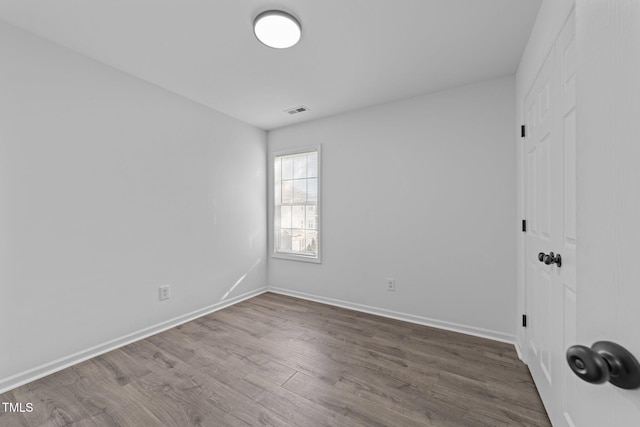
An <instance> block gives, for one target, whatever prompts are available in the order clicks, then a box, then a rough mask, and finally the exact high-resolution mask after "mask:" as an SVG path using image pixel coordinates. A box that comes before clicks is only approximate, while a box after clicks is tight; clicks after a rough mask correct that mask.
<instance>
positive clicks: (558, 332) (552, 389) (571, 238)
mask: <svg viewBox="0 0 640 427" xmlns="http://www.w3.org/2000/svg"><path fill="white" fill-rule="evenodd" d="M575 83H576V40H575V19H574V15H573V14H572V15H571V16H570V17H569V19H568V20H567V22H566V24H565V26H564V28H563V30H562V32H561V34H560V36H559V37H558V40H557V41H556V43H555V44H554V46H553V48H552V49H551V51H550V53H549V55H548V57H547V59H546V60H545V62H544V64H543V66H542V68H541V70H540V72H539V74H538V77H537V78H536V81H535V82H534V84H533V86H532V88H531V90H530V91H529V94H528V95H527V97H526V98H525V105H524V111H525V126H526V131H525V141H524V145H525V146H524V153H525V162H524V164H525V166H524V168H525V213H526V220H527V233H526V236H525V289H526V294H525V302H526V310H527V321H528V324H527V329H526V332H525V335H526V344H525V345H526V349H525V351H526V355H525V356H526V360H527V363H528V365H529V369H530V371H531V374H532V376H533V378H534V381H535V383H536V386H537V388H538V391H539V392H540V396H541V398H542V401H543V402H544V404H545V407H546V409H547V412H548V413H549V417H550V419H551V421H552V423H553V424H554V425H572V423H573V421H572V414H571V413H570V410H569V409H570V407H571V404H572V402H573V400H574V399H573V398H572V397H571V393H570V392H569V391H570V389H571V388H572V387H574V386H575V383H576V380H575V379H574V378H572V377H570V375H572V374H571V373H570V372H569V371H568V369H567V364H566V362H565V356H564V354H565V349H566V347H567V345H572V344H574V343H575V333H576V329H575V328H576V324H575V320H576V280H575V278H576V243H577V241H576V166H575V165H576V163H575V161H576V156H575V151H576V108H575V107H576V90H575V89H576V86H575ZM545 261H546V262H545Z"/></svg>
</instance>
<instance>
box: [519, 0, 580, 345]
mask: <svg viewBox="0 0 640 427" xmlns="http://www.w3.org/2000/svg"><path fill="white" fill-rule="evenodd" d="M574 4H575V0H543V3H542V5H541V6H540V10H539V11H538V17H537V18H536V22H535V24H534V26H533V29H532V31H531V35H530V36H529V41H528V42H527V46H526V47H525V50H524V53H523V55H522V59H521V61H520V65H519V66H518V72H517V73H516V117H517V118H518V119H517V122H516V123H515V126H516V128H517V130H518V131H519V129H520V126H521V125H522V124H523V123H524V109H523V105H524V99H525V98H526V96H527V93H528V92H529V90H530V89H531V86H532V85H533V83H534V81H535V79H536V77H537V76H538V72H539V71H540V68H541V67H542V65H543V63H544V60H545V59H546V58H547V55H548V54H549V52H550V51H551V48H552V47H553V45H554V43H555V41H556V39H557V38H558V35H559V34H560V30H562V28H563V26H564V23H565V22H566V20H567V18H568V16H569V14H570V13H571V10H572V9H573V6H574ZM523 159H524V157H523V151H522V144H520V143H518V144H517V152H516V163H517V165H518V166H517V167H518V202H517V203H518V221H520V220H522V219H523V218H524V217H525V215H524V212H525V211H524V163H523ZM516 225H517V224H516ZM517 252H518V256H517V265H518V298H517V307H518V308H517V310H518V313H520V314H524V313H525V311H526V310H525V299H524V295H525V287H524V274H525V273H524V234H523V233H518V235H517ZM516 343H517V345H518V346H519V347H522V345H523V343H524V330H523V329H522V328H520V327H519V328H518V333H517V339H516Z"/></svg>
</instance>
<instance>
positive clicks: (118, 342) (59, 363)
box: [0, 286, 267, 394]
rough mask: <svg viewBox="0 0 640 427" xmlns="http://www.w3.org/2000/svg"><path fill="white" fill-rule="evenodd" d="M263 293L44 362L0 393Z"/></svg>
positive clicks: (1, 386) (0, 383)
mask: <svg viewBox="0 0 640 427" xmlns="http://www.w3.org/2000/svg"><path fill="white" fill-rule="evenodd" d="M265 292H267V287H266V286H264V287H261V288H259V289H255V290H253V291H250V292H247V293H244V294H242V295H238V296H236V297H233V298H230V299H228V300H226V301H222V302H219V303H216V304H213V305H209V306H207V307H204V308H201V309H199V310H195V311H192V312H191V313H187V314H184V315H182V316H178V317H174V318H173V319H170V320H167V321H164V322H161V323H158V324H156V325H153V326H149V327H147V328H144V329H141V330H139V331H136V332H133V333H131V334H128V335H125V336H122V337H120V338H116V339H113V340H110V341H107V342H105V343H102V344H98V345H96V346H94V347H91V348H88V349H86V350H82V351H79V352H77V353H74V354H71V355H69V356H65V357H62V358H60V359H58V360H54V361H53V362H49V363H45V364H43V365H40V366H37V367H35V368H32V369H29V370H27V371H24V372H20V373H18V374H16V375H12V376H10V377H6V378H2V379H0V394H2V393H4V392H7V391H9V390H12V389H14V388H16V387H19V386H21V385H23V384H27V383H30V382H32V381H35V380H37V379H39V378H42V377H46V376H47V375H50V374H53V373H54V372H58V371H61V370H63V369H65V368H68V367H69V366H72V365H76V364H78V363H80V362H84V361H85V360H87V359H91V358H92V357H96V356H99V355H101V354H104V353H107V352H109V351H111V350H115V349H117V348H120V347H123V346H125V345H127V344H131V343H132V342H135V341H139V340H141V339H144V338H147V337H149V336H151V335H155V334H157V333H160V332H162V331H166V330H167V329H171V328H174V327H176V326H178V325H181V324H183V323H186V322H190V321H191V320H194V319H197V318H198V317H202V316H205V315H207V314H210V313H213V312H214V311H218V310H221V309H223V308H226V307H229V306H231V305H234V304H237V303H239V302H240V301H244V300H246V299H249V298H253V297H255V296H257V295H260V294H263V293H265Z"/></svg>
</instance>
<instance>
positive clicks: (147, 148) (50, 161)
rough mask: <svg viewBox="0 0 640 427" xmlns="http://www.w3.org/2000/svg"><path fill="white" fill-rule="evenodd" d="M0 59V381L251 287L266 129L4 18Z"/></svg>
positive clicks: (259, 253) (257, 284)
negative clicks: (163, 288)
mask: <svg viewBox="0 0 640 427" xmlns="http://www.w3.org/2000/svg"><path fill="white" fill-rule="evenodd" d="M0 64H2V66H0V150H1V151H0V183H1V184H0V215H1V216H0V263H1V264H0V294H1V295H0V324H1V325H2V341H1V343H0V390H2V389H3V388H4V389H6V388H8V387H10V386H12V385H16V384H18V383H20V382H22V381H25V380H27V379H30V378H33V377H34V376H38V375H42V374H43V373H45V372H47V371H48V370H50V369H57V368H60V367H62V366H64V365H65V364H67V363H70V362H73V361H74V360H78V359H80V358H83V357H88V356H90V355H91V354H94V353H95V352H98V351H104V350H105V349H106V348H108V347H109V346H112V345H117V344H121V343H123V342H125V341H126V340H130V339H135V338H139V337H140V336H141V335H144V334H145V333H150V332H153V331H154V330H156V329H154V328H153V327H154V325H155V326H156V327H158V328H159V327H162V326H167V325H170V324H171V322H169V323H164V324H163V322H167V321H170V320H171V319H174V323H175V321H179V320H184V319H186V318H187V317H189V315H190V313H191V315H193V314H194V312H195V314H198V313H202V312H203V311H206V310H208V309H212V308H215V307H219V306H220V305H221V304H225V303H227V302H230V301H234V297H239V296H242V295H244V294H247V293H255V292H259V291H260V290H262V289H263V287H264V286H265V285H266V258H265V255H266V254H265V248H266V225H265V217H266V199H265V185H266V170H265V169H266V166H265V159H266V135H265V133H264V132H263V131H261V130H258V129H256V128H253V127H251V126H248V125H246V124H243V123H241V122H239V121H237V120H234V119H231V118H229V117H227V116H225V115H223V114H221V113H218V112H216V111H213V110H211V109H208V108H205V107H203V106H201V105H199V104H196V103H194V102H192V101H189V100H186V99H184V98H181V97H179V96H177V95H174V94H172V93H170V92H167V91H165V90H162V89H159V88H157V87H155V86H153V85H150V84H147V83H145V82H143V81H141V80H138V79H136V78H133V77H130V76H128V75H126V74H124V73H121V72H119V71H117V70H114V69H112V68H108V67H106V66H104V65H101V64H99V63H97V62H94V61H91V60H89V59H87V58H85V57H83V56H80V55H77V54H75V53H73V52H71V51H69V50H66V49H64V48H62V47H60V46H57V45H54V44H52V43H50V42H47V41H44V40H43V39H39V38H37V37H35V36H31V35H29V34H27V33H25V32H22V31H20V30H17V29H15V28H13V27H11V26H8V25H6V24H0ZM241 278H244V279H243V280H239V279H241ZM167 283H168V284H171V286H172V297H171V299H170V300H168V301H163V302H159V301H158V285H160V284H167ZM236 283H237V286H235V287H234V285H235V284H236ZM236 299H237V298H236ZM198 310H200V311H198ZM176 318H177V319H176ZM145 328H151V329H145Z"/></svg>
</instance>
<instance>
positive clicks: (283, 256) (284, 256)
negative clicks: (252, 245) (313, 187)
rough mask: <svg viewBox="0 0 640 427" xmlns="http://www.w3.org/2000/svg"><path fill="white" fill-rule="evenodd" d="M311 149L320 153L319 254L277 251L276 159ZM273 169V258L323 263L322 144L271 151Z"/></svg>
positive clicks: (271, 225) (271, 191) (271, 192)
mask: <svg viewBox="0 0 640 427" xmlns="http://www.w3.org/2000/svg"><path fill="white" fill-rule="evenodd" d="M311 151H315V152H316V153H317V154H318V172H317V179H318V188H317V191H318V195H317V198H318V201H317V203H316V209H317V212H318V222H317V224H316V226H317V230H318V254H317V256H316V257H310V256H306V255H296V254H289V253H282V252H277V251H276V236H275V232H276V224H275V221H276V201H275V197H276V192H275V185H276V176H275V167H274V165H275V160H276V157H280V156H293V155H296V154H303V153H308V152H311ZM269 167H270V169H271V190H270V194H271V197H270V199H271V200H270V203H271V224H270V229H271V240H272V243H271V257H272V258H277V259H286V260H290V261H302V262H311V263H316V264H321V263H322V247H323V246H324V240H323V239H322V152H321V146H320V145H316V146H312V147H302V148H292V149H288V150H280V151H274V152H272V153H271V165H270V166H269Z"/></svg>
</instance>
